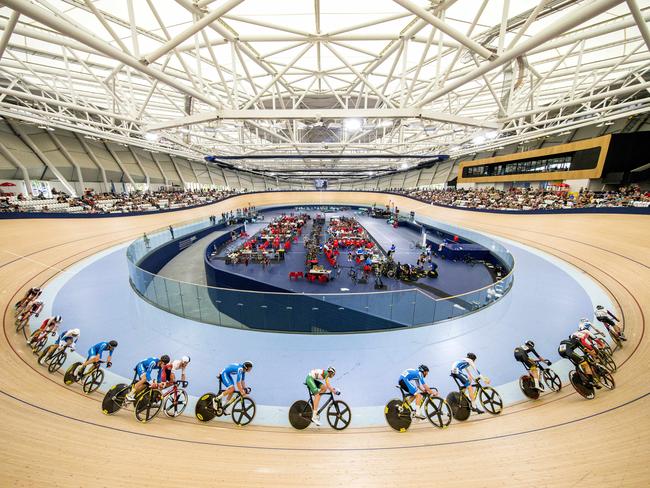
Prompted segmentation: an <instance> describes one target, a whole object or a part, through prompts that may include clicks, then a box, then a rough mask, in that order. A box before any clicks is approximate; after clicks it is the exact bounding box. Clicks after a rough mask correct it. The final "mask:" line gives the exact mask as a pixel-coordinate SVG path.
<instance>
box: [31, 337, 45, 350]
mask: <svg viewBox="0 0 650 488" xmlns="http://www.w3.org/2000/svg"><path fill="white" fill-rule="evenodd" d="M45 344H47V337H41V339H40V340H38V341H37V342H36V344H34V345H33V346H32V352H33V353H34V354H39V353H40V352H41V351H42V350H43V348H44V347H45Z"/></svg>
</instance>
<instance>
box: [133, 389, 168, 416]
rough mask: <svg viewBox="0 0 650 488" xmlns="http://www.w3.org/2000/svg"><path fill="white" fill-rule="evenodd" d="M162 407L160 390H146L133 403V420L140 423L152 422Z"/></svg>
mask: <svg viewBox="0 0 650 488" xmlns="http://www.w3.org/2000/svg"><path fill="white" fill-rule="evenodd" d="M161 407H162V394H161V393H160V390H147V391H145V392H144V393H142V394H141V395H140V396H139V397H138V399H137V400H136V402H135V418H136V419H138V420H139V421H140V422H143V423H145V422H149V421H150V420H152V419H153V418H154V417H155V416H156V415H158V412H160V409H161Z"/></svg>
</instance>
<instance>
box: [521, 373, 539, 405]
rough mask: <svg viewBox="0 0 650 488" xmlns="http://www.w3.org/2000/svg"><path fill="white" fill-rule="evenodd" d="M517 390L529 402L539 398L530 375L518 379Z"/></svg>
mask: <svg viewBox="0 0 650 488" xmlns="http://www.w3.org/2000/svg"><path fill="white" fill-rule="evenodd" d="M519 388H521V391H523V392H524V395H526V396H527V397H528V398H530V399H531V400H537V399H538V398H539V390H538V389H537V388H535V382H534V381H533V379H532V378H531V377H530V375H527V374H525V375H523V376H521V377H520V378H519Z"/></svg>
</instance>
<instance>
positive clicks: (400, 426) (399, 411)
mask: <svg viewBox="0 0 650 488" xmlns="http://www.w3.org/2000/svg"><path fill="white" fill-rule="evenodd" d="M395 388H398V389H399V391H400V393H401V394H402V399H401V400H399V399H397V398H394V399H392V400H390V401H389V402H388V403H387V404H386V406H385V407H384V416H385V417H386V422H387V423H388V425H390V426H391V427H392V428H393V429H395V430H397V431H399V432H405V431H406V430H407V429H408V428H409V427H410V426H411V422H412V421H413V418H414V417H415V409H414V408H413V406H412V405H411V401H412V400H413V396H412V395H410V394H409V392H408V391H405V390H404V389H403V388H402V387H401V386H400V385H397V386H396V387H395ZM436 391H437V390H436ZM421 395H422V396H423V400H422V402H423V404H422V408H423V409H424V413H425V415H426V417H427V419H429V422H431V423H432V424H433V425H434V426H436V427H438V428H439V429H444V428H446V427H447V426H448V425H449V424H450V423H451V418H452V413H451V407H450V406H449V404H448V403H447V402H446V401H445V400H444V399H443V398H441V397H439V396H431V395H429V394H428V393H426V392H422V393H421Z"/></svg>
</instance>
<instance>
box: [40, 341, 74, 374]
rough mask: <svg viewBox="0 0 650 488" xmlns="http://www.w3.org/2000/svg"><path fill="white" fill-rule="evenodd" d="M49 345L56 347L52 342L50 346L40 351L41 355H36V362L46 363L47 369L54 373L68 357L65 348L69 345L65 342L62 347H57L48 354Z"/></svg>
mask: <svg viewBox="0 0 650 488" xmlns="http://www.w3.org/2000/svg"><path fill="white" fill-rule="evenodd" d="M51 347H57V346H56V344H52V345H51V346H50V347H48V348H47V349H45V350H44V351H42V352H41V355H40V356H39V357H38V364H40V365H45V364H47V370H48V371H49V372H50V373H56V372H57V371H58V370H59V369H60V368H61V366H63V364H64V363H65V361H66V360H67V359H68V353H67V350H68V348H69V347H70V346H68V345H67V344H66V345H65V346H63V347H62V348H57V350H56V351H55V352H54V353H51V354H48V353H49V352H50V351H51V349H50V348H51Z"/></svg>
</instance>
